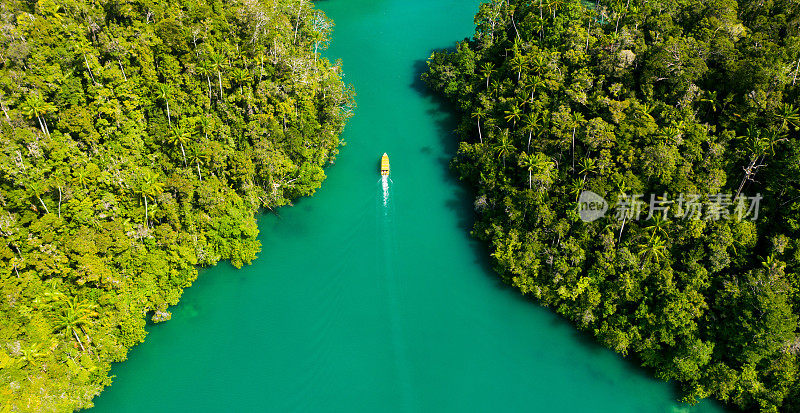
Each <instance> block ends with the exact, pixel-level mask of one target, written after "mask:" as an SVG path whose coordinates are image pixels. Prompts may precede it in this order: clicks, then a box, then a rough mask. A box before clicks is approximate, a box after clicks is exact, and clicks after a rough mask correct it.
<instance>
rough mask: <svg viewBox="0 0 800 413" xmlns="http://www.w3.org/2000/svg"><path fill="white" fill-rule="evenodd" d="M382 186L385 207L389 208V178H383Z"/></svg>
mask: <svg viewBox="0 0 800 413" xmlns="http://www.w3.org/2000/svg"><path fill="white" fill-rule="evenodd" d="M381 186H382V187H383V206H385V207H386V206H389V176H388V175H383V176H381Z"/></svg>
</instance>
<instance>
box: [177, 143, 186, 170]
mask: <svg viewBox="0 0 800 413" xmlns="http://www.w3.org/2000/svg"><path fill="white" fill-rule="evenodd" d="M178 143H180V145H181V155H183V166H186V151H184V150H183V143H182V142H178Z"/></svg>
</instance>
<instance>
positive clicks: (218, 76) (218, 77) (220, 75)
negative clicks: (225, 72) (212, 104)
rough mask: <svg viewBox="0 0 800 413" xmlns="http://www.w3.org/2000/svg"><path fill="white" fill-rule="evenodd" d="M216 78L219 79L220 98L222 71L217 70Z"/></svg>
mask: <svg viewBox="0 0 800 413" xmlns="http://www.w3.org/2000/svg"><path fill="white" fill-rule="evenodd" d="M217 80H218V81H219V98H220V99H222V73H220V71H219V70H217Z"/></svg>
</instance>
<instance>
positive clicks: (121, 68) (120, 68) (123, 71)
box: [117, 59, 128, 82]
mask: <svg viewBox="0 0 800 413" xmlns="http://www.w3.org/2000/svg"><path fill="white" fill-rule="evenodd" d="M117 63H118V64H119V70H122V77H123V78H124V79H125V81H126V82H127V81H128V76H125V68H124V67H122V62H120V61H119V59H117Z"/></svg>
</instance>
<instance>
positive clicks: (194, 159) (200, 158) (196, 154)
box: [189, 146, 208, 181]
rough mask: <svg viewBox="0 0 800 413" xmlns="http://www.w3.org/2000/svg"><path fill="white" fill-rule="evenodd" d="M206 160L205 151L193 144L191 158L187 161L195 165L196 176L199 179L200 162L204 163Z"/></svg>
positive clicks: (200, 175)
mask: <svg viewBox="0 0 800 413" xmlns="http://www.w3.org/2000/svg"><path fill="white" fill-rule="evenodd" d="M207 161H208V155H207V154H206V153H205V152H201V151H199V150H198V149H197V147H196V146H195V148H194V149H192V154H191V158H190V159H189V162H191V163H193V164H195V166H196V167H197V176H198V178H200V180H201V181H202V180H203V175H202V174H201V173H200V164H201V163H202V164H204V163H206V162H207Z"/></svg>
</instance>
